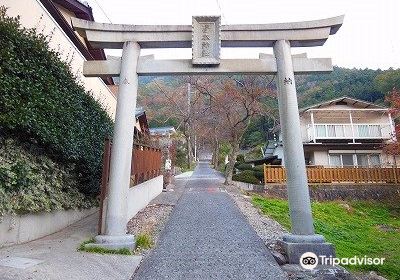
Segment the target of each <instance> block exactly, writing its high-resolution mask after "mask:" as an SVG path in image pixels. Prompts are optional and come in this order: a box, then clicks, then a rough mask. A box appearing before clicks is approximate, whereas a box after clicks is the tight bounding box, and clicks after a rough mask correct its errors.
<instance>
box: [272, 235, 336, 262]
mask: <svg viewBox="0 0 400 280" xmlns="http://www.w3.org/2000/svg"><path fill="white" fill-rule="evenodd" d="M279 243H280V246H281V247H282V248H283V250H284V251H285V253H286V256H287V260H288V263H289V264H298V263H299V262H300V257H301V255H303V254H304V253H307V252H312V253H314V254H315V255H317V256H318V257H319V256H327V257H330V256H332V257H336V252H335V247H334V246H333V245H332V244H331V243H328V242H325V238H324V237H323V236H322V235H318V234H314V235H294V234H288V235H285V236H284V237H283V240H282V241H280V242H279ZM319 261H320V262H321V259H320V258H319Z"/></svg>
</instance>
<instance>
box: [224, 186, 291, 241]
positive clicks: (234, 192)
mask: <svg viewBox="0 0 400 280" xmlns="http://www.w3.org/2000/svg"><path fill="white" fill-rule="evenodd" d="M227 191H228V193H229V195H230V196H231V197H232V199H233V200H234V201H235V203H236V205H237V206H238V207H239V209H240V211H241V212H242V213H243V215H244V216H245V217H246V219H247V221H248V222H249V223H250V225H251V226H252V227H253V229H254V230H255V231H256V232H257V235H258V236H259V237H260V238H261V239H262V240H263V241H264V242H265V244H266V245H267V246H268V247H269V248H271V244H274V243H275V242H274V241H276V240H282V236H283V234H285V233H287V231H286V230H285V229H284V228H283V227H282V226H281V225H280V224H279V223H278V222H277V221H275V220H273V219H271V218H269V217H268V216H264V215H263V214H262V213H261V212H260V210H259V209H257V208H255V207H254V206H253V204H252V203H251V197H250V196H245V195H243V194H242V193H241V191H240V190H239V188H238V187H236V186H233V185H232V186H228V187H227Z"/></svg>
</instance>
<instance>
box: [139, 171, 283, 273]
mask: <svg viewBox="0 0 400 280" xmlns="http://www.w3.org/2000/svg"><path fill="white" fill-rule="evenodd" d="M186 180H187V183H186V188H185V191H184V193H183V194H182V196H181V198H180V199H179V201H178V203H177V205H176V206H175V208H174V210H173V211H172V213H171V216H170V219H169V220H168V222H167V224H166V226H165V228H164V230H163V231H162V232H161V236H160V238H159V241H158V243H157V247H156V248H155V249H154V250H153V251H152V252H151V253H150V255H149V256H148V257H147V258H146V259H145V260H144V261H143V262H142V264H141V266H140V267H139V269H138V271H137V273H136V274H135V275H134V277H133V279H136V280H139V279H146V280H148V279H157V280H161V279H193V280H196V279H199V280H200V279H219V280H223V279H240V280H242V279H274V280H279V279H287V276H286V274H285V273H284V272H283V271H282V270H281V269H280V267H279V266H278V264H277V263H276V261H275V260H274V258H273V257H272V255H271V254H270V252H269V251H268V250H267V248H266V246H265V245H264V243H263V241H262V240H261V239H260V238H259V237H258V236H257V234H256V233H255V232H254V230H253V229H252V228H251V226H250V225H249V224H248V222H247V221H246V219H245V217H244V216H243V215H242V213H241V212H240V210H239V209H238V208H237V207H236V205H235V204H234V201H233V200H232V199H231V197H230V196H229V194H228V193H226V191H225V190H224V189H223V188H222V182H223V178H222V177H221V175H219V173H217V172H216V171H214V170H212V169H211V168H210V167H209V164H208V163H199V164H198V166H197V167H196V169H195V171H194V173H193V175H192V176H191V177H190V178H188V179H186Z"/></svg>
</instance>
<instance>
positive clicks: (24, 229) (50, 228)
mask: <svg viewBox="0 0 400 280" xmlns="http://www.w3.org/2000/svg"><path fill="white" fill-rule="evenodd" d="M97 210H98V208H91V209H84V210H67V211H54V212H51V213H38V214H27V215H21V216H11V215H6V216H4V217H2V218H1V222H0V247H3V246H10V245H14V244H20V243H24V242H28V241H31V240H34V239H38V238H41V237H44V236H46V235H49V234H52V233H55V232H57V231H59V230H61V229H63V228H65V227H67V226H69V225H71V224H73V223H74V222H76V221H79V220H80V219H83V218H84V217H87V216H89V215H90V214H93V213H94V212H96V211H97Z"/></svg>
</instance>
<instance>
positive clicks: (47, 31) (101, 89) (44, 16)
mask: <svg viewBox="0 0 400 280" xmlns="http://www.w3.org/2000/svg"><path fill="white" fill-rule="evenodd" d="M0 5H4V6H6V7H8V10H7V14H8V15H9V16H12V17H16V16H20V22H21V25H22V26H24V27H26V28H36V30H37V31H38V32H40V33H42V34H44V35H48V36H50V37H51V38H50V39H49V40H50V42H49V45H50V47H51V48H52V49H53V50H56V51H59V52H60V53H61V59H62V60H64V61H65V62H70V64H71V70H72V73H74V74H75V75H76V76H77V77H78V81H80V82H82V83H83V85H84V87H85V88H86V90H89V91H92V93H93V97H94V98H95V99H96V100H98V102H99V103H100V104H102V105H103V107H104V108H105V109H106V110H107V112H108V114H109V115H110V117H111V118H112V119H114V116H115V109H116V104H117V100H116V97H115V95H114V94H113V93H112V92H111V91H110V90H109V89H108V87H107V86H106V84H105V83H104V82H103V80H101V79H100V78H86V77H84V76H83V74H82V70H83V62H84V61H85V58H84V56H83V55H82V54H81V53H80V52H79V50H78V49H77V48H76V47H75V45H74V44H73V43H72V42H71V41H70V39H69V38H68V36H67V35H66V34H65V33H64V31H63V30H62V29H61V27H60V26H59V25H58V24H57V22H56V21H55V20H54V19H53V18H52V17H51V15H50V14H49V13H48V12H47V10H46V9H45V8H44V7H43V6H42V4H41V3H40V2H39V0H0Z"/></svg>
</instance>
